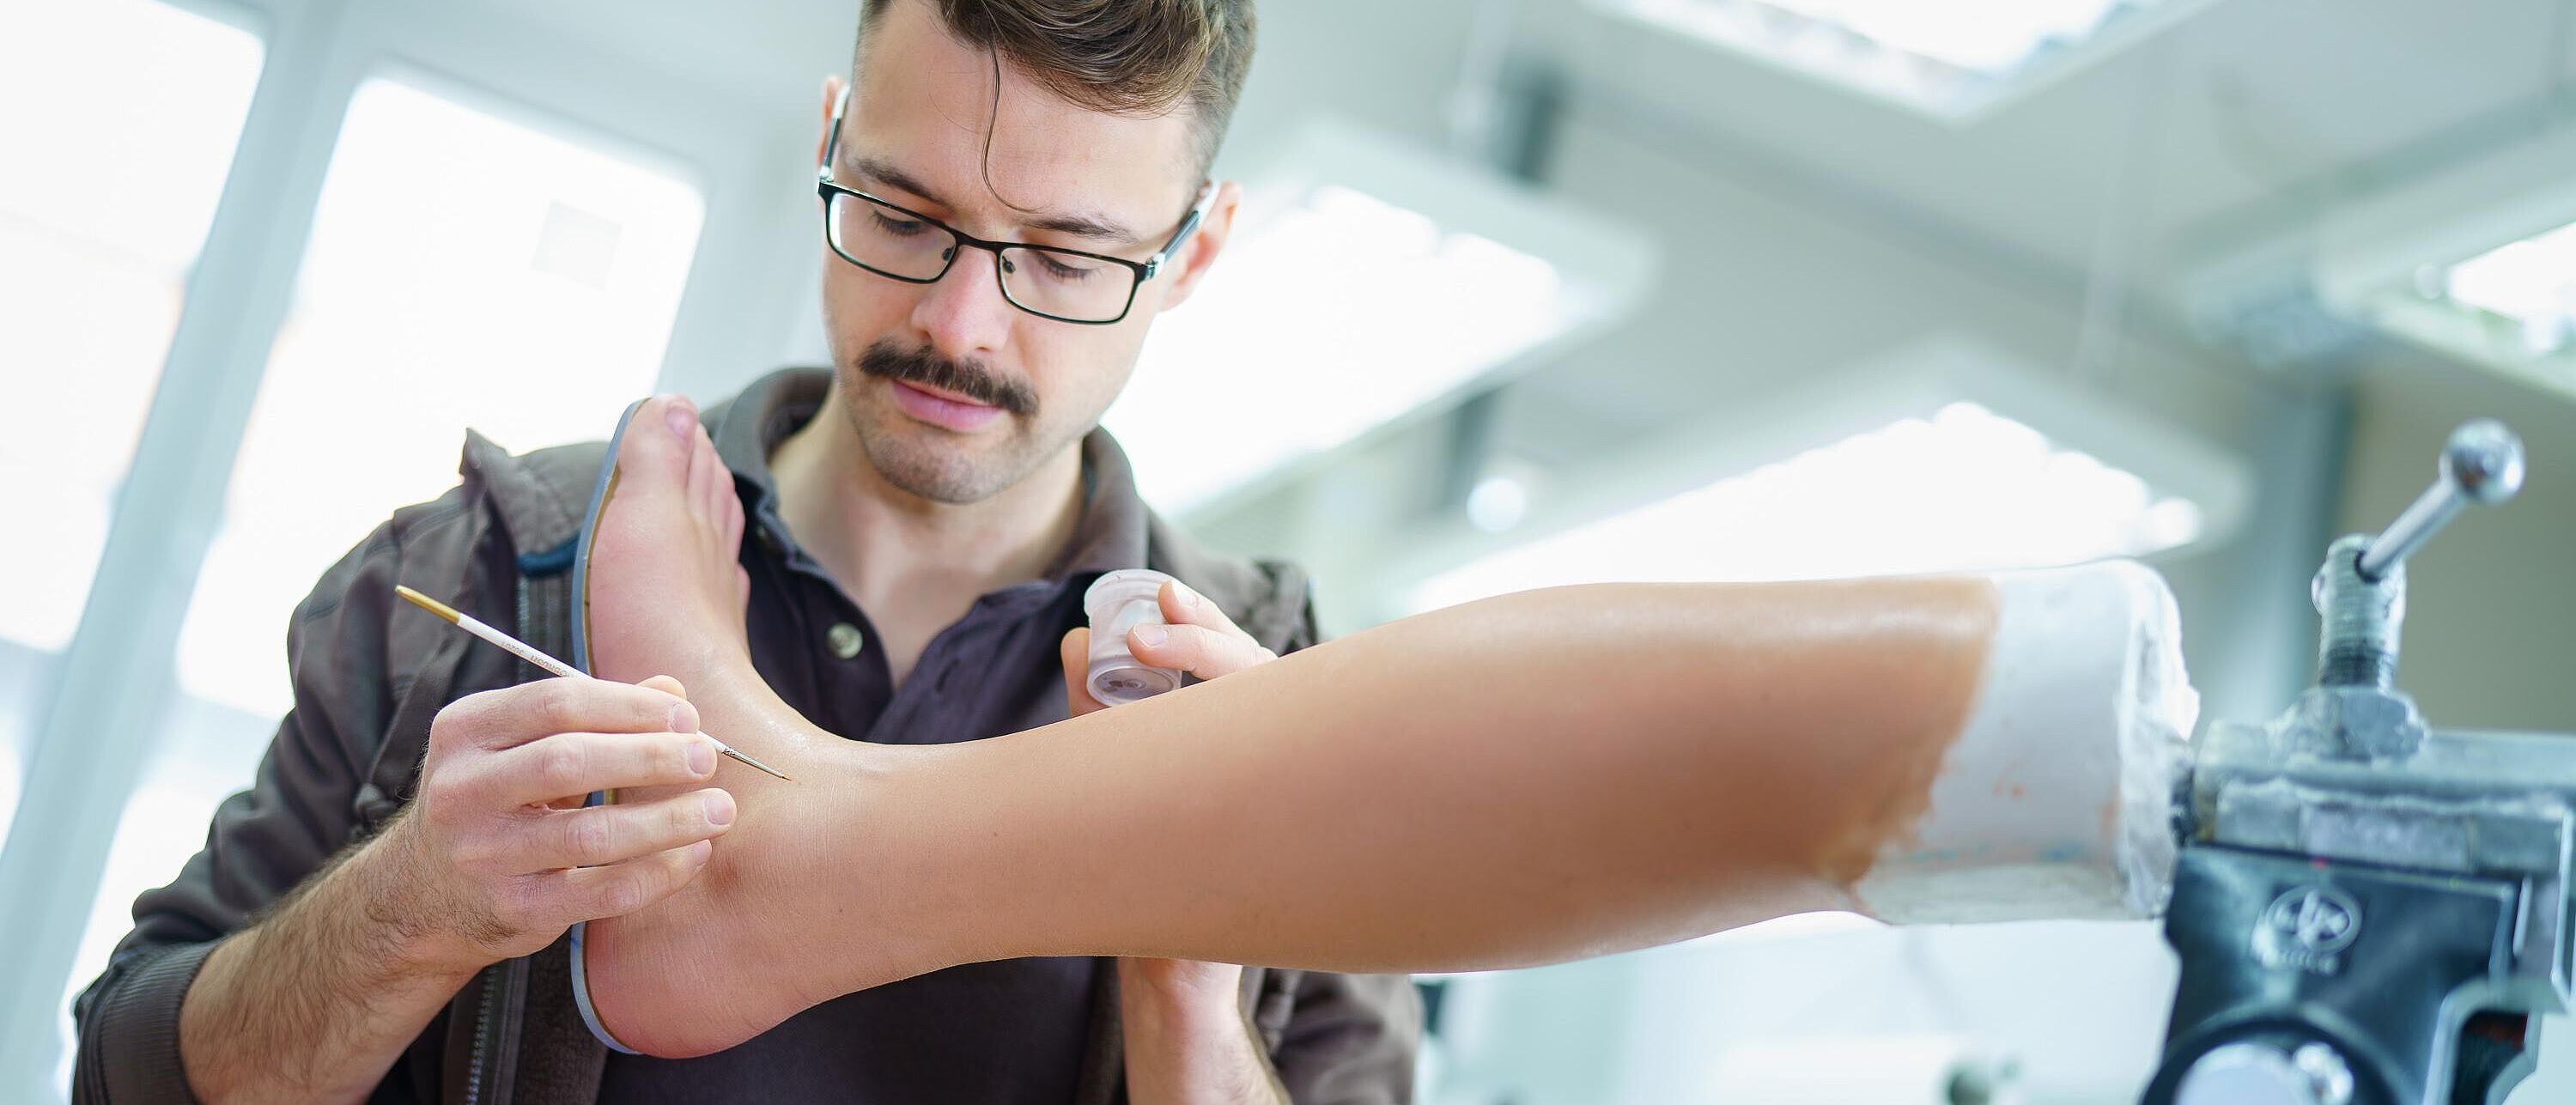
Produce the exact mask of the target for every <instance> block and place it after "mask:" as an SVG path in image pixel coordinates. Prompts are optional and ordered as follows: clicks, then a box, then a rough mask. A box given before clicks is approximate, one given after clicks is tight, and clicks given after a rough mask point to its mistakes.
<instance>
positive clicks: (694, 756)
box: [689, 740, 716, 775]
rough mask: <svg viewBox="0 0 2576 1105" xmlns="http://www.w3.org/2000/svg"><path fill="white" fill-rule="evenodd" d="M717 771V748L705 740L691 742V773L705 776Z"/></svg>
mask: <svg viewBox="0 0 2576 1105" xmlns="http://www.w3.org/2000/svg"><path fill="white" fill-rule="evenodd" d="M715 769H716V746H715V745H713V744H710V743H708V742H706V741H703V740H693V741H690V742H689V773H690V774H692V775H704V774H706V773H708V772H710V771H714V770H715Z"/></svg>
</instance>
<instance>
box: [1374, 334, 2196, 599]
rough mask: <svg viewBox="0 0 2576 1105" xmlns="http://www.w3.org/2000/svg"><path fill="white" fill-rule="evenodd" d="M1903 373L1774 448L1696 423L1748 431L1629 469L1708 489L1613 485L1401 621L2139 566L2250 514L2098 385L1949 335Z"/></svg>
mask: <svg viewBox="0 0 2576 1105" xmlns="http://www.w3.org/2000/svg"><path fill="white" fill-rule="evenodd" d="M1984 360H1995V361H1996V363H1983V364H1981V363H1980V362H1981V361H1984ZM1894 365H1895V367H1893V368H1890V369H1871V370H1864V371H1860V372H1856V373H1853V374H1852V375H1851V377H1850V378H1849V379H1846V380H1842V381H1837V382H1835V383H1834V384H1832V385H1831V386H1830V387H1827V388H1824V389H1821V390H1819V391H1817V392H1811V393H1807V394H1802V395H1798V396H1793V397H1790V398H1788V399H1786V400H1784V401H1779V402H1774V403H1771V404H1768V405H1766V406H1765V407H1764V408H1763V409H1760V410H1749V411H1747V412H1745V416H1744V417H1743V418H1742V419H1741V424H1742V425H1745V426H1748V427H1750V426H1769V427H1774V428H1775V431H1774V432H1773V433H1771V434H1770V435H1769V436H1768V437H1767V438H1766V437H1764V436H1763V434H1762V432H1761V431H1758V430H1751V429H1748V430H1746V431H1744V432H1743V433H1740V434H1738V433H1735V432H1734V431H1733V430H1732V429H1731V428H1713V427H1700V428H1696V430H1695V432H1696V433H1698V434H1699V435H1702V436H1709V437H1725V436H1735V437H1739V438H1743V439H1746V440H1745V441H1744V445H1745V447H1744V448H1742V449H1738V450H1734V451H1732V452H1731V454H1728V455H1719V454H1712V453H1708V452H1706V451H1705V450H1702V451H1700V452H1699V453H1698V455H1696V456H1691V455H1683V456H1672V455H1655V456H1646V457H1640V458H1622V460H1621V462H1620V463H1622V464H1633V465H1636V466H1639V467H1641V468H1646V469H1661V470H1666V471H1678V472H1689V471H1693V470H1696V471H1699V472H1702V473H1706V474H1703V475H1701V476H1700V480H1701V481H1703V482H1699V483H1698V484H1697V485H1696V486H1692V485H1689V484H1685V485H1683V486H1682V487H1681V488H1678V489H1674V490H1667V491H1662V492H1658V493H1652V494H1648V495H1645V496H1642V497H1638V498H1629V497H1627V496H1625V495H1622V494H1619V493H1616V492H1614V493H1612V494H1610V495H1608V496H1605V498H1609V499H1613V500H1617V499H1622V498H1627V505H1624V506H1623V507H1619V508H1614V509H1611V510H1608V511H1602V512H1601V514H1604V515H1606V516H1595V517H1593V518H1589V519H1578V520H1575V521H1574V522H1573V523H1572V524H1560V525H1558V526H1556V527H1554V532H1551V533H1548V535H1547V536H1543V537H1540V538H1538V539H1536V540H1531V541H1527V542H1523V543H1519V544H1514V545H1507V546H1503V547H1493V546H1491V545H1490V543H1489V544H1488V545H1487V547H1486V548H1484V549H1483V550H1481V551H1479V552H1478V553H1476V554H1475V555H1472V556H1467V557H1463V558H1459V559H1455V560H1452V561H1451V562H1450V563H1451V564H1453V565H1454V566H1449V567H1443V568H1440V569H1438V570H1434V571H1431V572H1426V573H1423V574H1422V575H1420V576H1417V577H1415V578H1418V579H1419V580H1420V582H1419V583H1418V584H1416V585H1414V586H1412V587H1411V588H1410V590H1409V591H1408V592H1407V594H1406V600H1405V601H1404V602H1403V604H1402V605H1403V607H1404V610H1403V611H1400V612H1410V611H1420V610H1427V609H1431V608H1434V607H1439V606H1446V605H1450V604H1452V603H1457V602H1464V601H1467V600H1470V599H1475V598H1481V597H1485V596H1488V595H1496V594H1501V593H1504V592H1508V591H1518V590H1526V589H1529V588H1534V587H1547V586H1555V585H1560V584H1569V583H1588V582H1606V581H1649V580H1668V581H1693V580H1730V581H1742V580H1786V579H1820V578H1843V577H1854V576H1877V575H1896V574H1913V573H1925V572H1953V571H1982V570H1995V569H2006V568H2023V567H2040V566H2047V565H2057V564H2072V563H2080V562H2083V561H2088V560H2096V559H2100V558H2104V557H2113V556H2145V555H2149V554H2154V553H2159V552H2165V551H2169V550H2173V549H2178V548H2182V547H2184V546H2188V545H2193V544H2197V543H2201V542H2205V541H2209V540H2212V539H2214V537H2215V536H2217V534H2218V532H2219V531H2220V530H2222V529H2223V528H2225V527H2226V526H2228V525H2232V523H2233V520H2234V518H2235V517H2236V516H2237V515H2238V513H2239V512H2240V511H2241V509H2242V504H2243V501H2244V496H2245V494H2246V491H2245V486H2246V484H2245V479H2244V476H2243V474H2242V472H2241V470H2240V469H2239V466H2237V465H2236V464H2234V462H2233V461H2232V460H2230V459H2227V458H2225V457H2224V456H2223V454H2217V453H2216V452H2215V451H2214V450H2210V449H2209V448H2208V447H2206V446H2203V445H2200V444H2198V443H2197V442H2195V441H2193V440H2191V439H2189V438H2188V437H2186V436H2184V435H2181V434H2180V433H2179V432H2177V431H2173V430H2171V429H2169V428H2166V427H2162V426H2158V425H2155V424H2153V423H2151V422H2149V421H2147V420H2145V419H2142V418H2140V417H2139V416H2137V415H2136V414H2134V413H2133V412H2128V411H2125V410H2122V409H2120V408H2118V407H2116V406H2112V405H2110V404H2105V403H2102V402H2100V401H2099V399H2098V397H2095V396H2093V395H2092V394H2091V393H2089V392H2085V391H2083V390H2080V389H2075V388H2070V387H2067V386H2065V385H2063V384H2058V383H2056V382H2055V381H2053V380H2050V379H2048V378H2046V377H2042V376H2038V375H2036V374H2028V373H2024V372H2021V371H2018V370H2014V369H2010V368H2008V367H2005V366H2003V365H2002V364H2001V363H2000V361H1999V359H1997V358H1995V357H1994V355H1993V354H1991V353H1988V352H1983V351H1980V350H1978V349H1976V348H1975V347H1973V346H1969V345H1966V344H1964V343H1936V344H1935V345H1934V346H1931V347H1927V348H1926V349H1923V350H1917V351H1913V352H1909V353H1908V354H1905V355H1902V356H1900V357H1899V358H1896V359H1895V361H1894ZM1801 423H1803V425H1802V424H1801ZM1734 424H1736V423H1730V426H1732V425H1734ZM2042 426H2046V427H2048V429H2045V430H2044V429H2041V428H2040V427H2042ZM1649 452H1650V453H1651V452H1653V451H1652V450H1649ZM1711 475H1714V476H1715V477H1716V478H1714V479H1711V478H1710V476H1711ZM1669 478H1670V477H1667V479H1669ZM1562 482H1563V484H1564V485H1566V486H1582V485H1583V484H1585V483H1595V484H1597V483H1600V482H1602V480H1599V479H1593V480H1584V479H1575V480H1568V481H1562ZM1595 509H1596V510H1597V509H1598V507H1597V506H1596V508H1595ZM1540 528H1542V531H1543V532H1544V530H1545V527H1540Z"/></svg>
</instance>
